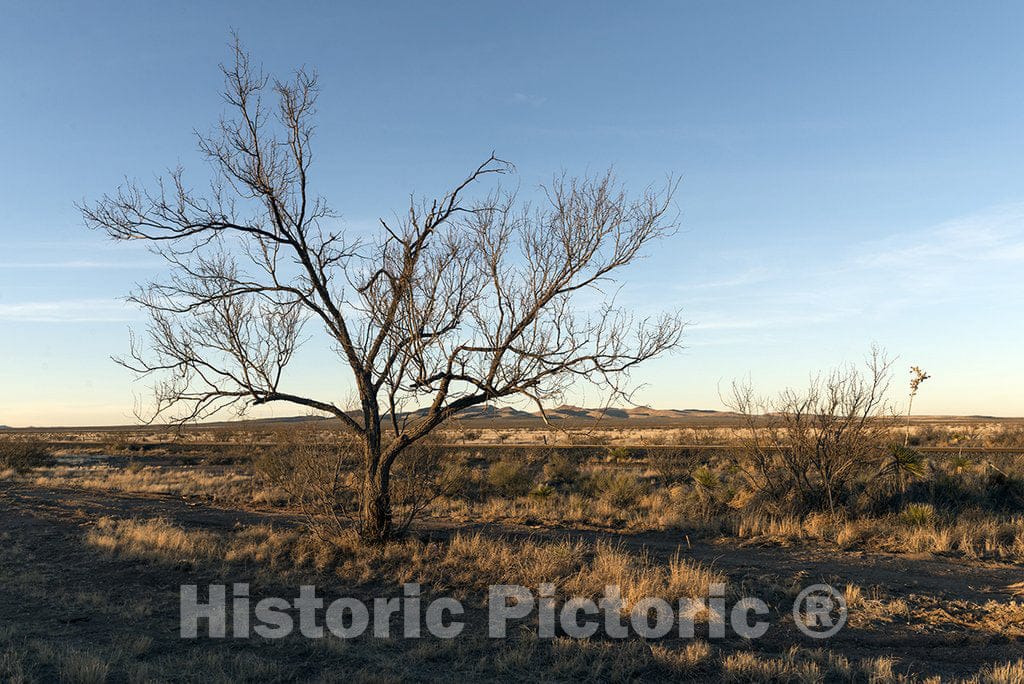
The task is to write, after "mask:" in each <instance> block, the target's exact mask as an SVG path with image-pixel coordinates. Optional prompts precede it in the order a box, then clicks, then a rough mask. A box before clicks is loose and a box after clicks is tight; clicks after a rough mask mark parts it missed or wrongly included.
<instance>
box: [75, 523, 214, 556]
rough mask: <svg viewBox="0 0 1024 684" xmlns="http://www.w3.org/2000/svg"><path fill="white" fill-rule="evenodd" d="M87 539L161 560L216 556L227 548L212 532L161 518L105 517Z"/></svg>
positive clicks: (110, 549) (99, 545)
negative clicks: (181, 525)
mask: <svg viewBox="0 0 1024 684" xmlns="http://www.w3.org/2000/svg"><path fill="white" fill-rule="evenodd" d="M85 540H86V543H88V544H90V545H92V546H95V547H97V548H99V549H103V550H105V551H108V552H110V553H113V554H116V555H119V556H127V557H130V558H148V559H154V560H162V561H181V560H188V561H196V560H200V559H209V558H214V557H217V556H219V555H221V553H222V552H223V548H224V544H223V542H222V540H221V539H220V538H219V537H218V536H217V535H215V534H213V533H211V532H207V531H204V530H186V529H184V528H182V527H179V526H177V525H174V524H172V523H170V522H168V521H167V520H164V519H162V518H153V519H149V520H118V519H116V518H111V517H107V516H104V517H102V518H100V519H99V520H97V521H96V525H95V526H94V527H93V528H92V529H90V530H89V531H88V532H87V533H86V536H85Z"/></svg>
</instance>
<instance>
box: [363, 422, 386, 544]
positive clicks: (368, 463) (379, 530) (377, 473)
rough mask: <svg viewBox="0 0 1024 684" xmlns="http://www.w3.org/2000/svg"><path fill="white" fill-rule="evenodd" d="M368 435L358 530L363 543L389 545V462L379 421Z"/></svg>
mask: <svg viewBox="0 0 1024 684" xmlns="http://www.w3.org/2000/svg"><path fill="white" fill-rule="evenodd" d="M372 425H374V426H375V427H376V428H377V429H371V430H369V431H368V433H367V436H366V444H365V452H364V462H363V486H362V500H361V501H360V502H359V530H360V536H362V538H363V540H364V541H366V542H368V543H371V544H386V543H387V542H389V541H391V538H392V536H393V535H394V521H393V519H392V514H391V481H390V472H391V468H390V463H388V462H387V461H386V460H385V459H383V458H382V453H381V443H380V442H381V440H380V430H379V426H380V423H379V418H378V419H377V421H376V422H374V423H372Z"/></svg>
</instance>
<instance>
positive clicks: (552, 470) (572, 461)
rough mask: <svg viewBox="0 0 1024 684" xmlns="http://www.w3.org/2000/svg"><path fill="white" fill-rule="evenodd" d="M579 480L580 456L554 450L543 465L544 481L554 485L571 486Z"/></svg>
mask: <svg viewBox="0 0 1024 684" xmlns="http://www.w3.org/2000/svg"><path fill="white" fill-rule="evenodd" d="M579 478H580V456H579V455H578V454H576V453H574V452H571V451H567V450H564V449H556V450H554V451H552V452H551V454H550V455H549V456H548V459H547V461H546V462H545V463H544V479H545V480H546V481H547V482H549V483H551V484H555V485H573V484H575V483H576V481H577V480H579Z"/></svg>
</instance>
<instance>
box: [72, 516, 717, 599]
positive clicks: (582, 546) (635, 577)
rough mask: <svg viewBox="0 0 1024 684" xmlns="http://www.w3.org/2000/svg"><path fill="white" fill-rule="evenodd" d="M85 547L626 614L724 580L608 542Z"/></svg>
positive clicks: (137, 532) (133, 533)
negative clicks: (611, 597)
mask: <svg viewBox="0 0 1024 684" xmlns="http://www.w3.org/2000/svg"><path fill="white" fill-rule="evenodd" d="M86 542H87V543H88V544H90V545H92V546H94V547H97V548H100V549H103V550H105V551H108V552H110V553H113V554H116V555H119V556H125V557H131V558H145V559H150V560H156V561H161V562H168V563H176V562H181V561H188V562H209V563H219V562H227V563H244V564H255V565H258V566H261V567H264V568H268V569H274V570H275V571H277V572H279V573H285V574H287V573H289V572H292V571H299V570H308V569H314V570H318V571H326V572H329V573H330V574H331V575H333V576H334V577H337V578H339V579H344V580H345V581H346V582H349V583H355V584H362V583H370V582H373V581H393V582H395V583H396V584H398V583H404V582H420V583H423V584H427V585H430V586H431V587H433V588H434V589H435V590H440V589H445V590H451V591H454V592H456V593H462V594H463V595H464V594H465V593H466V592H469V591H480V590H485V589H486V587H488V586H490V585H492V584H519V585H523V586H528V587H537V586H538V585H540V584H542V583H547V582H550V583H553V584H555V585H556V587H557V589H558V591H559V592H560V593H564V594H566V595H586V596H591V597H596V596H599V595H601V594H603V593H604V590H605V587H606V586H608V585H615V586H617V587H619V589H620V591H621V592H622V598H623V601H624V603H625V606H624V607H625V608H626V609H629V608H630V607H631V606H632V605H633V604H634V603H635V602H636V601H637V600H639V599H640V598H643V597H652V596H660V597H662V598H665V599H668V600H674V599H677V598H680V597H683V596H691V597H700V596H705V595H706V594H707V592H708V590H709V587H710V586H711V585H712V584H724V583H725V581H726V580H725V577H724V576H723V575H721V574H720V573H717V572H715V571H714V570H712V569H711V568H708V567H706V566H703V565H701V564H698V563H693V562H690V561H688V560H686V559H685V558H683V557H681V556H680V555H678V554H677V555H676V556H675V557H673V558H671V559H670V560H669V561H668V562H667V563H660V562H657V561H655V560H654V559H652V558H651V557H650V556H649V554H647V553H646V552H641V553H635V552H632V551H629V550H627V549H625V548H624V547H622V546H615V545H612V544H610V543H608V542H599V543H597V544H596V545H589V544H586V543H584V542H582V541H579V540H576V541H570V540H562V541H554V542H547V541H537V540H531V539H526V540H521V541H512V540H509V539H504V538H500V537H488V536H485V535H483V534H481V533H476V534H472V535H464V534H456V535H454V536H453V537H452V538H451V539H450V540H448V541H447V542H436V541H434V542H428V543H422V542H419V541H415V540H406V541H404V542H400V543H396V544H391V545H388V546H385V547H366V546H364V545H363V544H362V543H361V542H360V541H359V539H358V537H356V536H355V535H350V536H348V537H344V538H341V539H338V540H336V543H335V544H333V545H325V544H323V543H322V542H321V541H320V540H318V539H313V538H311V536H310V535H301V534H299V533H298V532H295V531H293V530H288V531H281V530H277V529H275V528H273V527H271V526H268V525H260V526H253V527H249V528H244V529H241V530H238V531H235V532H231V533H228V534H226V535H218V534H214V533H212V532H209V531H205V530H186V529H185V528H183V527H180V526H177V525H174V524H172V523H170V522H168V521H166V520H163V519H149V520H117V519H113V518H109V517H104V518H101V519H100V520H99V521H98V522H97V523H96V525H95V527H94V528H93V529H90V530H89V531H88V532H87V534H86Z"/></svg>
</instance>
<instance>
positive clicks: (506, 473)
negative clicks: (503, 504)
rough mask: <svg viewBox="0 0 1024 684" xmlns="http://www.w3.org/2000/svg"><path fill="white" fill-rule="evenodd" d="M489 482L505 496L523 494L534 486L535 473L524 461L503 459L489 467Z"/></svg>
mask: <svg viewBox="0 0 1024 684" xmlns="http://www.w3.org/2000/svg"><path fill="white" fill-rule="evenodd" d="M487 483H488V484H489V485H490V486H491V488H492V489H494V490H495V491H496V492H497V493H499V494H501V495H503V496H522V495H524V494H526V493H527V492H529V491H530V489H532V488H533V474H532V473H531V472H530V467H529V466H528V465H527V464H526V463H524V462H521V461H513V460H501V461H498V462H496V463H493V464H491V467H490V468H488V469H487Z"/></svg>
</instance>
